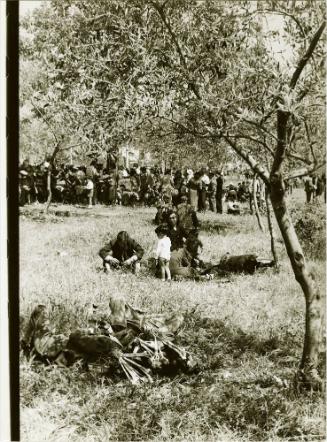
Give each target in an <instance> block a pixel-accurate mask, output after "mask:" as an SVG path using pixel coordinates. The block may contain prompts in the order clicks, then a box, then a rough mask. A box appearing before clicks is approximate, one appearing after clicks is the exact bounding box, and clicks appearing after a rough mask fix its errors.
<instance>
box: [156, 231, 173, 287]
mask: <svg viewBox="0 0 327 442" xmlns="http://www.w3.org/2000/svg"><path fill="white" fill-rule="evenodd" d="M155 232H156V234H157V236H158V244H157V249H156V255H155V258H156V261H157V263H158V264H159V269H160V276H161V281H165V280H166V277H167V280H168V281H170V280H171V275H170V269H169V261H170V247H171V241H170V238H169V237H168V227H166V226H164V225H162V224H161V225H160V226H158V227H157V228H156V230H155Z"/></svg>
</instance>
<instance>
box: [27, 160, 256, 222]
mask: <svg viewBox="0 0 327 442" xmlns="http://www.w3.org/2000/svg"><path fill="white" fill-rule="evenodd" d="M49 175H50V179H49ZM257 181H258V185H257V194H258V199H259V204H260V201H261V200H262V198H261V196H262V195H261V194H262V191H263V188H264V186H263V185H262V184H260V182H259V180H257ZM49 186H50V190H51V195H52V201H53V202H57V203H64V204H65V203H67V204H79V205H87V206H88V207H92V206H94V205H96V204H103V205H116V204H121V205H124V206H132V207H133V206H136V205H145V206H157V207H159V208H160V209H159V211H160V210H163V211H164V210H166V209H167V208H171V207H177V205H178V204H180V203H181V202H185V198H186V200H187V201H188V203H189V204H190V205H191V206H192V207H193V209H194V211H196V212H197V211H199V212H201V211H202V212H204V211H206V210H211V211H213V212H215V211H216V212H217V213H223V210H224V204H223V201H225V202H226V204H225V205H226V210H227V212H228V213H234V214H238V213H240V207H239V203H240V202H245V201H247V200H249V201H250V208H251V207H252V197H251V195H252V193H253V189H252V187H253V186H252V180H251V179H250V178H248V179H245V180H244V181H242V182H239V183H238V185H237V186H235V185H233V184H230V185H228V186H226V185H225V180H224V176H223V173H222V172H221V171H219V170H211V169H209V168H208V167H204V168H201V169H200V170H198V171H195V172H194V171H193V170H192V169H191V168H184V169H173V170H170V169H169V170H166V171H165V172H164V173H163V172H162V171H161V170H160V169H159V167H152V168H149V167H138V166H137V165H135V167H132V168H130V169H126V168H109V167H104V165H103V164H102V163H99V162H97V161H96V160H93V161H92V162H91V164H90V165H89V166H74V165H65V164H62V165H60V166H55V167H52V168H51V170H50V163H49V162H48V161H44V162H43V163H41V164H39V165H31V164H30V163H29V161H28V160H25V161H24V162H23V163H22V164H21V166H20V168H19V197H20V205H22V206H23V205H25V204H31V203H44V202H46V200H47V198H48V195H49ZM158 216H160V215H158Z"/></svg>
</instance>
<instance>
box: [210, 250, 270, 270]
mask: <svg viewBox="0 0 327 442" xmlns="http://www.w3.org/2000/svg"><path fill="white" fill-rule="evenodd" d="M274 265H275V261H274V260H272V259H267V258H261V257H258V256H257V255H255V254H247V255H230V254H229V253H226V254H225V255H223V256H222V257H221V259H220V261H219V263H218V264H207V265H206V266H205V270H203V271H202V274H203V275H204V274H208V273H213V274H217V275H225V274H228V273H246V274H250V275H253V274H254V273H255V271H256V270H257V269H266V268H268V267H273V266H274Z"/></svg>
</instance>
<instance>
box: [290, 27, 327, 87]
mask: <svg viewBox="0 0 327 442" xmlns="http://www.w3.org/2000/svg"><path fill="white" fill-rule="evenodd" d="M325 26H326V21H323V23H322V24H321V26H320V28H319V29H318V31H317V32H316V33H315V35H314V36H313V38H312V41H311V43H310V46H309V47H308V50H307V51H306V53H305V54H304V56H303V57H302V58H301V60H300V61H299V63H298V65H297V68H296V69H295V72H294V74H293V76H292V79H291V82H290V88H291V89H294V87H295V86H296V83H297V81H298V79H299V77H300V75H301V73H302V71H303V69H304V67H305V65H306V64H307V62H308V60H309V58H310V57H311V56H312V54H313V51H314V50H315V48H316V46H317V44H318V41H319V39H320V37H321V34H322V33H323V31H324V29H325Z"/></svg>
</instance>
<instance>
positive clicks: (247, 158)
mask: <svg viewBox="0 0 327 442" xmlns="http://www.w3.org/2000/svg"><path fill="white" fill-rule="evenodd" d="M223 138H224V139H225V140H226V141H227V143H228V144H229V145H230V146H231V147H232V149H233V150H234V151H235V152H236V153H237V154H238V155H239V156H240V157H241V158H243V160H244V161H246V163H247V164H248V165H249V166H250V167H251V169H252V170H253V171H254V172H255V173H257V174H258V175H259V176H260V178H261V179H262V180H263V181H264V182H265V183H266V184H267V185H269V174H268V171H267V170H266V169H265V168H264V167H262V166H261V165H260V164H259V163H258V161H256V160H255V159H254V158H253V157H252V156H251V155H250V154H248V153H247V152H245V151H244V150H243V149H242V148H241V147H239V146H238V145H237V144H236V143H234V142H233V141H232V140H231V139H230V138H229V137H228V136H225V135H223Z"/></svg>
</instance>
